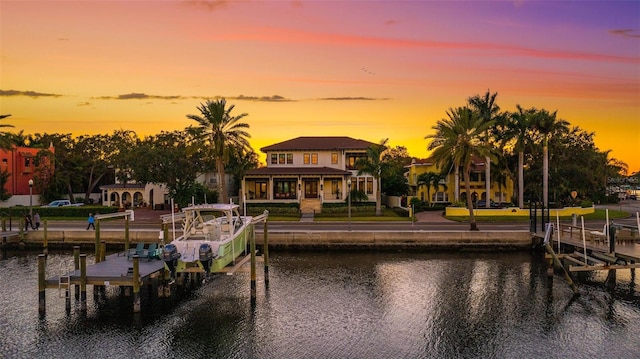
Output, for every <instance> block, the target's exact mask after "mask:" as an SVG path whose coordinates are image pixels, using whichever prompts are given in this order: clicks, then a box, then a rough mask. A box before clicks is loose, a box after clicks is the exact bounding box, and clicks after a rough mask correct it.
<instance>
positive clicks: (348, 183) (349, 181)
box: [347, 178, 351, 230]
mask: <svg viewBox="0 0 640 359" xmlns="http://www.w3.org/2000/svg"><path fill="white" fill-rule="evenodd" d="M347 186H349V192H348V193H347V196H349V230H351V178H349V179H348V180H347Z"/></svg>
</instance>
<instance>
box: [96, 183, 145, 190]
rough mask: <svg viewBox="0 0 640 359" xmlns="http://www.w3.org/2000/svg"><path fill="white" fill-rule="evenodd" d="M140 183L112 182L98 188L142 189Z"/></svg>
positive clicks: (142, 186) (142, 185)
mask: <svg viewBox="0 0 640 359" xmlns="http://www.w3.org/2000/svg"><path fill="white" fill-rule="evenodd" d="M144 187H145V185H144V184H142V183H113V184H106V185H102V186H100V189H101V190H102V189H116V188H117V189H144Z"/></svg>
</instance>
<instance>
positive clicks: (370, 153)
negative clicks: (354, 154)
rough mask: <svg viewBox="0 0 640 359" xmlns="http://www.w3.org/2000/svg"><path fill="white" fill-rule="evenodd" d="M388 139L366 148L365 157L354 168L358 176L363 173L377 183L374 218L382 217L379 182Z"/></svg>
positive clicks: (380, 185)
mask: <svg viewBox="0 0 640 359" xmlns="http://www.w3.org/2000/svg"><path fill="white" fill-rule="evenodd" d="M388 141H389V139H388V138H384V139H382V140H380V143H378V144H377V145H373V146H369V147H368V148H367V157H362V158H360V159H358V160H357V161H356V167H357V168H358V176H360V175H362V174H363V173H368V174H370V175H372V176H373V177H374V178H375V180H376V182H377V183H378V188H377V190H376V216H382V206H381V202H382V200H381V192H382V182H381V181H380V178H381V173H382V166H383V163H382V153H383V152H384V151H385V150H386V149H387V142H388Z"/></svg>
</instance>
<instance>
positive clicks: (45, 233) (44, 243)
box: [42, 219, 49, 256]
mask: <svg viewBox="0 0 640 359" xmlns="http://www.w3.org/2000/svg"><path fill="white" fill-rule="evenodd" d="M42 224H43V225H42V231H43V233H42V235H43V237H42V253H44V255H45V256H48V255H49V237H48V231H47V220H46V219H45V220H44V221H43V222H42Z"/></svg>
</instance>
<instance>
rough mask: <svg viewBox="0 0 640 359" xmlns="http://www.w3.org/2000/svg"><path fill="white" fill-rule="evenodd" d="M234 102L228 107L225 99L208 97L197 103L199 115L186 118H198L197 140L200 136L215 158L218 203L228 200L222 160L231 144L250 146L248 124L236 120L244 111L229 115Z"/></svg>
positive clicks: (225, 160)
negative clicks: (217, 179) (217, 178)
mask: <svg viewBox="0 0 640 359" xmlns="http://www.w3.org/2000/svg"><path fill="white" fill-rule="evenodd" d="M234 107H235V106H234V105H230V106H229V107H227V100H225V99H224V98H223V99H219V100H215V101H212V100H207V101H206V102H205V103H201V104H200V106H199V107H198V110H199V111H200V115H187V118H189V119H192V120H194V121H196V122H198V127H197V128H195V131H194V132H195V135H196V137H197V138H198V139H199V140H203V141H204V143H205V144H206V145H207V146H208V147H209V150H210V152H211V155H212V156H213V158H214V159H215V163H216V172H217V174H218V176H219V178H220V180H219V181H218V200H219V201H220V203H226V202H227V198H228V197H227V192H226V183H225V182H226V181H225V163H226V162H227V161H228V159H229V154H230V151H231V149H232V148H242V149H250V148H251V146H250V145H249V140H248V139H249V138H250V137H251V135H250V134H249V133H248V132H247V131H246V129H248V128H249V125H248V124H246V123H244V122H239V121H240V120H241V119H242V118H243V117H245V116H247V114H246V113H243V114H240V115H238V116H231V111H232V110H233V108H234Z"/></svg>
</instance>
